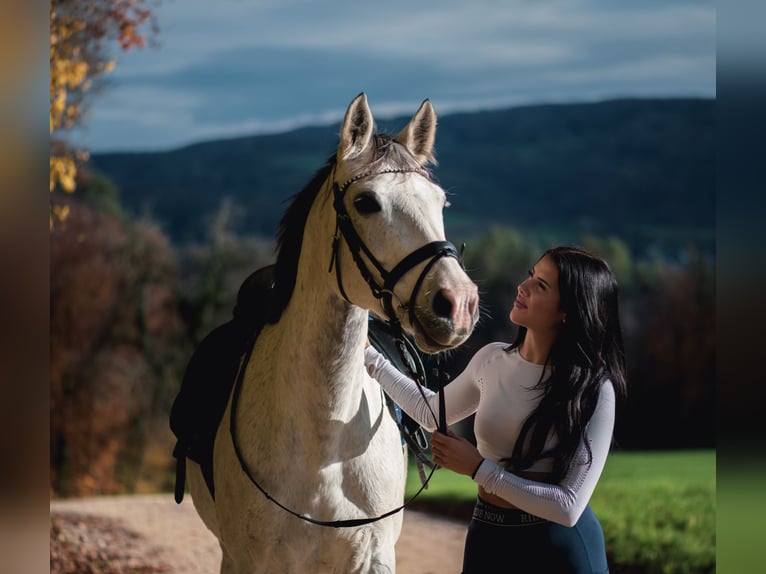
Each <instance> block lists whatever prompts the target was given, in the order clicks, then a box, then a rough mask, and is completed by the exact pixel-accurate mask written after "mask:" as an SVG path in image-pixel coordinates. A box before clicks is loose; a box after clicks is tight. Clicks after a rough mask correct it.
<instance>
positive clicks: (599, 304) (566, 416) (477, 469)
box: [365, 247, 626, 574]
mask: <svg viewBox="0 0 766 574" xmlns="http://www.w3.org/2000/svg"><path fill="white" fill-rule="evenodd" d="M510 319H511V321H512V322H513V323H514V324H516V325H518V327H519V329H518V334H517V336H516V339H515V341H514V342H513V343H512V344H511V345H508V344H506V343H490V344H488V345H486V346H484V347H483V348H481V349H480V350H479V351H478V352H477V353H476V354H475V355H474V356H473V358H472V359H471V361H470V363H469V364H468V366H467V367H466V369H465V370H464V371H463V372H462V373H461V374H460V375H458V376H457V377H456V378H455V379H454V380H453V381H452V382H450V383H449V384H448V385H447V386H446V387H445V405H446V406H445V410H446V420H447V423H448V424H453V423H455V422H457V421H459V420H462V419H464V418H466V417H468V416H470V415H472V414H476V418H475V422H474V433H475V435H476V446H474V445H473V444H471V443H470V442H469V441H467V440H466V439H464V438H461V437H458V436H456V435H455V434H453V433H452V432H448V434H447V435H444V434H441V433H439V432H434V431H436V428H435V422H434V421H435V420H438V410H439V405H438V402H439V401H438V396H437V395H436V394H435V393H432V392H430V391H428V389H423V391H424V395H425V398H424V395H423V394H421V390H419V389H418V388H417V386H416V384H415V382H414V381H412V380H410V379H409V378H407V377H406V376H404V375H403V374H402V373H401V372H399V371H398V370H397V369H396V368H394V367H393V366H392V365H391V364H390V363H389V362H388V361H387V360H386V359H385V358H384V357H383V356H382V355H380V354H379V353H378V352H377V351H376V350H375V349H374V348H373V347H371V346H368V347H367V349H366V350H365V363H366V365H367V368H368V371H369V373H370V375H371V376H373V377H374V378H375V379H377V380H378V382H379V383H380V385H381V386H382V387H383V389H384V390H385V391H386V393H388V394H389V395H390V396H391V397H392V398H393V399H394V400H395V401H396V402H397V403H398V404H399V405H400V406H401V407H402V408H403V409H404V410H405V411H406V412H407V413H408V414H409V415H410V416H411V417H412V418H413V419H415V420H416V421H418V422H419V423H420V424H421V425H422V426H423V427H424V428H426V429H427V430H429V431H432V432H434V434H433V436H432V440H431V445H432V451H433V456H434V460H435V461H436V462H437V463H438V464H439V465H441V466H443V467H445V468H448V469H450V470H452V471H454V472H457V473H460V474H465V475H469V476H471V477H472V478H473V480H474V481H475V482H476V483H477V484H478V498H477V502H476V506H475V508H474V512H473V518H472V520H471V523H470V525H469V527H468V533H467V536H466V543H465V550H464V555H463V573H464V574H471V573H475V572H498V573H500V572H556V573H566V572H576V573H585V572H587V573H596V572H597V573H603V572H608V567H607V561H606V550H605V547H604V536H603V532H602V529H601V525H600V523H599V521H598V519H597V518H596V516H595V515H594V514H593V512H592V510H591V509H590V506H589V501H590V497H591V495H592V494H593V491H594V490H595V488H596V484H597V482H598V479H599V477H600V475H601V472H602V470H603V468H604V464H605V463H606V458H607V454H608V452H609V449H610V446H611V443H612V433H613V429H614V418H615V409H616V404H617V402H618V400H620V399H622V398H623V397H624V395H625V392H626V380H625V358H624V348H623V342H622V333H621V328H620V319H619V306H618V288H617V281H616V279H615V277H614V274H613V273H612V271H611V270H610V268H609V266H608V265H607V263H606V262H605V261H604V260H603V259H600V258H598V257H595V256H593V255H591V254H589V253H587V252H585V251H582V250H580V249H576V248H571V247H556V248H553V249H549V250H548V251H546V252H545V253H544V254H543V256H542V257H541V258H540V260H539V261H538V262H537V263H536V264H535V265H534V267H533V268H532V269H531V270H530V272H529V277H528V278H527V279H526V280H524V281H523V282H522V283H521V284H520V285H519V287H518V295H517V297H516V300H515V301H514V304H513V308H512V309H511V312H510ZM433 413H435V414H436V417H437V418H436V419H434V414H433Z"/></svg>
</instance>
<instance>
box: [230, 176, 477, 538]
mask: <svg viewBox="0 0 766 574" xmlns="http://www.w3.org/2000/svg"><path fill="white" fill-rule="evenodd" d="M386 173H417V174H420V175H421V176H423V177H425V178H427V179H429V180H430V179H431V178H430V176H429V174H428V172H427V171H426V170H424V169H422V168H403V169H393V168H392V169H384V170H380V171H368V172H363V173H360V174H357V175H355V176H354V177H352V178H350V179H348V180H346V181H345V182H344V183H343V184H342V185H339V184H338V182H337V180H336V179H335V177H334V171H333V186H332V187H333V195H334V201H333V207H334V209H335V214H336V218H335V221H336V224H335V233H334V235H333V242H332V255H331V257H330V268H329V269H328V272H332V268H333V265H334V266H335V276H336V280H337V282H338V289H339V290H340V293H341V295H342V296H343V298H344V299H345V300H346V301H348V302H349V303H351V301H350V300H349V298H348V296H347V295H346V292H345V290H344V288H343V280H342V277H341V270H340V264H339V260H338V250H339V246H340V238H341V237H343V239H344V240H345V241H346V245H347V246H348V248H349V251H350V252H351V255H352V257H353V259H354V262H355V263H356V266H357V268H358V269H359V272H360V273H361V275H362V278H363V279H364V280H365V281H366V283H367V284H368V285H369V287H370V290H371V291H372V294H373V295H374V296H375V298H376V299H381V300H382V303H383V308H384V310H385V313H386V315H387V316H388V317H387V318H388V324H389V328H390V331H391V335H392V336H393V338H394V341H395V343H396V348H397V351H398V352H399V354H400V357H401V358H402V361H403V363H404V364H405V365H407V368H408V370H409V371H410V372H409V373H408V374H409V375H410V377H412V378H413V380H414V381H415V382H416V384H417V386H418V390H419V391H420V393H421V394H423V386H424V385H425V381H426V376H425V372H424V369H423V365H422V363H421V362H420V360H419V359H417V360H416V361H413V360H412V358H413V357H414V358H417V355H416V354H413V352H414V348H413V346H412V343H410V342H409V341H408V340H407V339H406V338H405V336H404V332H403V330H402V326H401V322H400V321H399V319H398V318H397V316H396V313H395V311H394V307H393V297H394V286H395V285H396V284H397V283H398V282H399V280H401V278H402V277H403V276H404V274H405V273H407V272H408V271H409V270H410V269H412V268H413V267H415V266H416V265H418V264H419V263H421V262H423V261H425V260H427V259H429V258H430V261H429V262H428V263H427V264H426V265H425V267H424V268H423V271H421V273H420V276H419V277H418V279H417V281H416V282H415V287H414V288H413V290H412V294H411V295H410V300H409V302H408V303H405V304H404V306H405V307H408V310H409V317H410V323H411V324H414V307H415V305H414V301H415V298H416V297H417V294H418V291H419V290H420V287H421V285H422V283H423V281H424V279H425V276H426V274H427V273H428V271H429V270H430V269H431V267H433V265H434V264H435V263H436V262H437V261H438V260H439V259H441V258H442V257H454V258H455V259H458V261H459V262H460V263H461V265H462V261H461V259H462V258H461V257H459V256H458V251H457V249H456V248H455V246H454V245H453V244H452V243H450V242H449V241H432V242H431V243H427V244H426V245H423V246H422V247H419V248H418V249H416V250H415V251H413V252H412V253H410V254H409V255H407V256H405V257H404V258H403V259H402V260H401V261H400V262H399V263H397V264H396V265H395V266H394V268H393V269H392V270H391V271H387V270H386V269H385V268H384V267H383V266H382V265H381V263H380V262H379V261H378V260H377V258H375V256H374V255H373V253H372V251H370V249H369V248H368V247H367V245H365V243H364V241H362V239H361V237H359V234H358V233H357V232H356V229H354V224H353V222H352V221H351V217H350V216H349V214H348V211H347V210H346V207H345V205H344V203H343V199H344V197H345V193H346V191H347V190H348V188H349V186H351V185H352V184H354V183H356V182H357V181H359V180H361V179H364V178H368V177H374V176H377V175H382V174H386ZM362 252H363V253H364V254H365V256H366V258H367V259H368V260H369V262H370V263H371V264H372V265H373V266H374V267H375V269H376V270H377V271H378V274H379V275H380V277H381V280H382V281H383V284H382V285H381V284H380V283H378V281H377V280H376V279H375V276H374V275H373V274H372V272H370V270H369V268H368V267H367V264H366V263H365V261H364V259H363V258H362V256H361V253H362ZM254 343H255V341H253V344H252V345H249V346H248V351H247V353H246V354H245V356H244V359H243V361H242V363H241V364H240V368H239V373H238V374H237V380H236V382H235V385H234V390H233V394H232V403H231V411H230V420H229V431H230V434H231V439H232V443H233V446H234V452H235V453H236V456H237V460H238V461H239V464H240V466H241V467H242V470H243V471H244V473H245V474H246V475H247V477H248V478H249V479H250V482H252V483H253V485H254V486H255V487H256V488H257V489H258V490H260V491H261V493H262V494H263V495H264V496H265V497H266V498H267V499H268V500H269V501H271V502H272V503H274V504H275V505H276V506H278V507H279V508H281V509H282V510H284V511H285V512H287V513H289V514H291V515H292V516H295V517H296V518H300V519H301V520H304V521H306V522H310V523H311V524H315V525H318V526H329V527H333V528H349V527H358V526H364V525H366V524H371V523H373V522H377V521H378V520H382V519H384V518H387V517H389V516H392V515H393V514H396V513H397V512H399V511H401V510H402V509H404V508H405V507H406V506H407V505H408V504H409V503H410V502H412V501H413V500H414V499H415V498H417V496H418V495H419V494H420V493H421V492H423V490H424V489H425V488H427V486H428V482H429V481H430V479H431V476H433V472H434V470H435V469H436V466H435V465H433V466H432V467H431V472H430V474H429V475H428V477H427V478H426V479H425V480H424V481H423V483H422V485H421V487H420V489H419V490H418V491H417V492H416V493H415V494H414V495H413V496H412V497H410V499H409V500H407V501H406V502H405V503H404V504H402V505H401V506H399V507H397V508H394V509H392V510H389V511H388V512H385V513H383V514H381V515H379V516H375V517H371V518H352V519H347V520H332V521H325V520H318V519H316V518H312V517H311V516H307V515H305V514H300V513H298V512H296V511H294V510H292V509H291V508H289V507H287V506H285V505H284V504H282V503H281V502H279V501H278V500H276V499H275V498H274V497H273V496H271V494H269V492H268V491H266V490H265V489H264V488H263V487H262V486H261V484H260V483H259V482H258V481H257V480H256V478H255V476H254V475H253V472H252V471H251V470H250V467H249V466H248V464H247V462H246V461H245V459H244V456H243V454H242V451H241V449H240V447H239V442H238V441H237V438H236V437H237V430H236V429H237V427H236V418H237V417H236V412H237V405H238V403H239V394H240V391H241V388H242V381H243V380H244V374H245V367H246V366H247V364H248V362H249V360H250V356H251V354H252V351H253V347H254ZM441 377H442V382H444V379H443V377H444V375H443V374H441ZM424 398H425V397H424ZM429 408H430V407H429ZM439 413H440V416H439V420H438V421H437V425H438V428H439V430H440V431H441V432H443V433H446V420H445V408H444V392H443V386H442V387H441V388H440V390H439ZM432 414H433V411H432ZM434 419H436V416H435V415H434Z"/></svg>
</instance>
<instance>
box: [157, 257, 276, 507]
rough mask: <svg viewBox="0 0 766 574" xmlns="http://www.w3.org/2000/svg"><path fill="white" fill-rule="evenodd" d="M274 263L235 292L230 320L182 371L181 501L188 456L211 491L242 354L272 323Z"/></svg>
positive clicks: (173, 417)
mask: <svg viewBox="0 0 766 574" xmlns="http://www.w3.org/2000/svg"><path fill="white" fill-rule="evenodd" d="M273 298H274V265H269V266H266V267H262V268H261V269H258V270H257V271H255V272H254V273H252V274H251V275H250V276H249V277H248V278H247V279H245V281H244V282H243V283H242V286H241V287H240V289H239V292H238V293H237V301H236V304H235V306H234V311H233V313H232V319H231V320H230V321H228V322H226V323H224V324H223V325H220V326H218V327H216V328H215V329H214V330H213V331H211V332H210V333H209V334H208V335H207V336H206V337H205V338H204V339H203V340H202V342H201V343H200V344H199V346H198V347H197V348H196V350H195V351H194V353H193V354H192V357H191V359H190V360H189V363H188V365H187V366H186V371H185V372H184V376H183V380H182V382H181V389H180V391H179V392H178V395H176V398H175V400H174V401H173V406H172V407H171V410H170V430H171V431H173V434H174V435H175V436H176V439H177V440H176V445H175V448H174V449H173V456H174V457H175V458H176V484H175V500H176V502H177V503H179V504H180V503H181V501H182V500H183V496H184V488H185V485H186V459H187V458H189V459H191V460H193V461H194V462H196V463H197V464H199V465H200V467H201V469H202V476H203V477H204V478H205V483H206V484H207V487H208V490H210V494H211V496H213V498H215V484H214V482H213V446H214V444H215V435H216V432H217V431H218V426H219V424H220V422H221V419H222V418H223V413H224V411H225V410H226V405H227V403H228V401H229V396H230V395H231V390H232V388H233V387H234V382H235V380H236V377H237V372H238V371H239V367H240V363H241V361H242V357H243V356H244V355H245V353H246V352H247V349H248V345H252V344H253V343H254V341H255V338H256V337H257V336H258V333H260V331H261V329H263V327H264V326H265V325H266V324H268V323H271V322H273V320H272V317H271V313H272V310H273V309H274V304H273Z"/></svg>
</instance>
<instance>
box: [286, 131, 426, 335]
mask: <svg viewBox="0 0 766 574" xmlns="http://www.w3.org/2000/svg"><path fill="white" fill-rule="evenodd" d="M371 144H372V145H371V148H372V149H371V150H370V152H369V159H368V163H367V164H366V165H365V166H364V167H363V168H362V170H361V171H360V173H361V172H371V173H375V172H376V171H382V170H385V169H401V170H418V171H422V172H425V173H426V174H427V175H428V177H429V178H430V177H432V176H431V173H430V171H429V170H428V169H427V168H426V167H425V166H423V165H421V164H420V163H419V162H418V161H417V160H416V159H415V157H414V156H413V155H412V154H411V153H410V152H409V151H408V150H407V148H406V147H404V146H403V145H401V144H399V143H398V142H396V141H395V140H394V138H393V137H392V136H391V135H389V134H384V133H381V134H374V135H373V137H372V141H371ZM335 165H336V156H335V154H333V155H332V156H330V158H329V159H328V160H327V163H326V164H325V165H324V167H322V168H320V169H319V170H318V171H317V172H316V173H315V174H314V176H313V177H312V178H311V181H309V183H308V184H306V186H305V187H304V188H303V190H301V191H300V192H299V193H297V194H295V195H293V196H292V197H291V200H292V201H291V203H290V205H289V206H288V208H287V209H286V210H285V213H284V215H283V216H282V219H281V220H280V222H279V229H278V232H277V262H276V270H275V279H274V284H275V292H276V302H275V309H274V313H275V316H274V321H276V320H278V319H279V317H280V316H281V314H282V311H284V309H285V307H287V304H288V303H289V302H290V297H291V296H292V293H293V290H294V289H295V282H296V279H297V276H298V258H299V257H300V253H301V243H302V241H303V230H304V228H305V226H306V220H307V219H308V215H309V212H310V211H311V206H312V205H313V204H314V200H315V199H316V197H317V195H318V194H319V191H320V190H321V189H322V186H323V184H324V182H325V181H326V180H327V178H328V177H330V175H331V174H332V173H333V172H334V168H335ZM327 240H328V242H329V241H330V238H329V237H328V238H327Z"/></svg>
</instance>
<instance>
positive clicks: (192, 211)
mask: <svg viewBox="0 0 766 574" xmlns="http://www.w3.org/2000/svg"><path fill="white" fill-rule="evenodd" d="M714 106H715V101H714V100H711V99H626V100H612V101H606V102H600V103H593V104H562V105H536V106H524V107H515V108H510V109H505V110H499V111H484V112H476V113H460V114H453V115H442V116H440V118H439V126H438V130H437V135H436V155H437V159H438V161H439V165H438V167H437V168H436V169H435V170H434V172H435V174H436V176H437V178H438V179H439V180H440V182H441V184H442V185H443V187H444V188H445V189H446V190H447V191H448V192H449V193H450V194H451V197H450V201H451V203H452V207H451V208H450V209H449V210H448V211H447V214H446V223H447V232H448V235H450V238H452V239H455V236H458V238H461V239H464V238H467V237H470V236H471V235H473V234H475V233H478V232H480V231H483V230H486V228H487V227H488V226H490V225H492V224H499V225H513V226H516V227H518V228H521V229H543V228H544V229H546V230H548V232H550V233H554V234H559V235H560V236H566V235H567V234H582V233H586V232H587V233H594V234H601V235H603V234H616V235H618V236H621V237H623V238H625V239H626V240H627V241H628V243H630V244H633V245H635V244H637V243H639V244H640V243H641V242H645V241H646V240H647V239H652V240H658V241H661V239H662V238H663V237H665V238H669V240H670V241H679V242H682V241H686V240H687V239H688V240H690V241H691V240H695V239H699V238H703V243H704V241H708V242H710V241H712V239H711V238H712V237H713V233H714V231H713V230H714V226H715V214H714V212H715V146H714ZM373 113H375V110H374V106H373ZM437 113H438V106H437ZM408 119H409V117H406V118H398V119H394V120H386V121H383V120H378V126H379V129H380V130H381V131H387V132H389V133H397V132H398V131H399V130H400V129H401V128H402V127H403V126H404V125H405V124H406V122H407V121H408ZM338 132H339V124H334V125H327V126H322V127H311V128H303V129H297V130H294V131H290V132H285V133H280V134H273V135H259V136H252V137H242V138H237V139H229V140H222V141H211V142H205V143H199V144H195V145H191V146H188V147H184V148H181V149H177V150H173V151H168V152H156V153H109V154H93V156H92V159H91V165H92V167H93V168H95V169H96V170H98V171H101V172H103V173H105V174H106V175H107V176H108V177H109V178H110V179H112V180H113V181H114V182H115V184H116V185H117V187H118V188H119V189H120V196H121V201H122V203H123V204H124V205H125V207H127V208H128V209H129V210H130V211H131V212H133V213H136V214H149V215H150V216H152V217H153V218H154V219H156V220H158V221H159V222H161V223H162V224H163V225H164V227H165V228H166V230H167V231H168V233H169V234H170V235H171V237H172V238H173V239H174V240H176V241H178V242H181V241H185V240H188V239H200V238H202V237H203V236H204V233H205V230H206V228H207V225H208V221H209V219H210V217H211V216H212V215H213V214H214V213H215V212H216V210H217V209H218V207H219V205H220V202H221V200H222V199H224V198H226V197H228V198H231V199H232V200H233V201H234V204H235V206H236V212H237V213H238V214H239V217H238V220H237V230H238V231H240V232H242V233H247V234H254V235H264V236H273V235H274V233H275V230H276V225H277V222H278V221H279V218H280V217H281V215H282V213H283V211H284V209H285V207H286V205H287V202H288V201H289V198H290V197H291V196H292V195H293V194H295V193H297V192H298V191H300V190H301V189H302V187H303V186H304V185H305V184H306V183H307V182H308V181H309V179H310V178H311V176H312V175H313V173H314V172H315V171H316V170H318V169H319V168H320V167H321V166H323V165H324V163H325V162H326V160H327V159H328V157H330V155H331V154H333V153H334V151H335V147H336V145H337V137H338ZM705 238H706V239H705Z"/></svg>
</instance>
